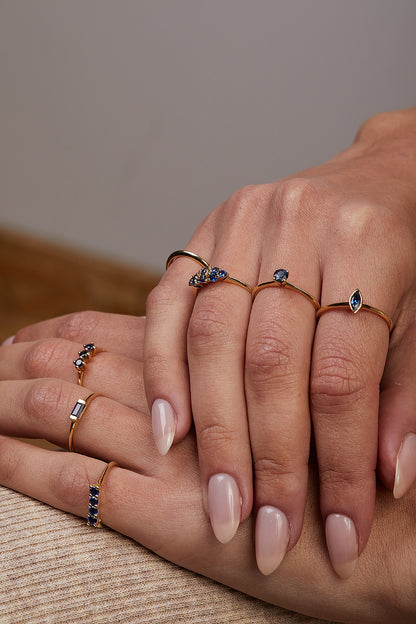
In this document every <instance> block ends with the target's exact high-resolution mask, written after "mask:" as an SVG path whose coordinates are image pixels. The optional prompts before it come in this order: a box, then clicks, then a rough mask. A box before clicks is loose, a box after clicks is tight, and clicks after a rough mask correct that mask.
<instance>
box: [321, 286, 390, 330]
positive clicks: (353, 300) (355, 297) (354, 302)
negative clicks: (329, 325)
mask: <svg viewBox="0 0 416 624" xmlns="http://www.w3.org/2000/svg"><path fill="white" fill-rule="evenodd" d="M331 310H350V311H351V312H353V313H354V314H357V312H359V311H360V310H367V312H371V313H372V314H376V315H377V316H379V317H380V318H382V319H383V321H384V322H385V323H386V325H387V327H388V328H389V332H391V330H392V328H393V321H392V320H391V318H390V317H389V316H387V314H385V313H384V312H382V310H379V309H378V308H373V306H370V305H368V304H366V303H364V299H363V295H362V293H361V291H360V290H359V289H358V288H356V289H355V290H354V291H353V292H352V293H351V295H350V298H349V300H348V301H341V302H340V303H330V304H329V305H325V306H322V308H319V310H318V311H317V313H316V318H317V320H319V319H320V318H321V316H322V315H323V314H325V312H330V311H331Z"/></svg>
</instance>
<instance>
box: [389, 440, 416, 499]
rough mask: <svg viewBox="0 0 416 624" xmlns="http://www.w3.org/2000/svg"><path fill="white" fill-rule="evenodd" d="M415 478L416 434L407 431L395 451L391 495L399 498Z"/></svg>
mask: <svg viewBox="0 0 416 624" xmlns="http://www.w3.org/2000/svg"><path fill="white" fill-rule="evenodd" d="M415 479H416V435H415V434H414V433H409V434H408V435H407V436H406V437H405V438H404V440H403V442H402V445H401V447H400V449H399V452H398V453H397V460H396V476H395V479H394V488H393V496H394V498H401V497H402V496H403V495H404V494H406V492H407V490H408V489H409V488H410V486H411V485H412V483H413V482H414V480H415Z"/></svg>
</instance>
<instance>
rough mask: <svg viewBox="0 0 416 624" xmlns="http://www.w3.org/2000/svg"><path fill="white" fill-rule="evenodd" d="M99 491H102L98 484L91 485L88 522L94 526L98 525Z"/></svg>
mask: <svg viewBox="0 0 416 624" xmlns="http://www.w3.org/2000/svg"><path fill="white" fill-rule="evenodd" d="M99 493H100V488H99V487H98V485H90V497H89V499H88V503H89V507H88V518H87V524H88V525H89V526H93V527H97V526H98V495H99Z"/></svg>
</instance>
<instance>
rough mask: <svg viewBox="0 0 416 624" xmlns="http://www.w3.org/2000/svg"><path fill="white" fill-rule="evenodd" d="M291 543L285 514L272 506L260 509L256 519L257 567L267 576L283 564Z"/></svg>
mask: <svg viewBox="0 0 416 624" xmlns="http://www.w3.org/2000/svg"><path fill="white" fill-rule="evenodd" d="M288 542H289V522H288V520H287V518H286V516H285V514H284V513H283V512H282V511H280V510H279V509H277V508H276V507H272V506H271V505H265V506H264V507H260V509H259V510H258V512H257V518H256V560H257V567H258V569H259V570H260V572H261V573H262V574H264V575H265V576H267V575H268V574H271V573H272V572H274V571H275V570H276V568H277V567H278V566H279V565H280V564H281V562H282V560H283V557H284V556H285V554H286V551H287V545H288Z"/></svg>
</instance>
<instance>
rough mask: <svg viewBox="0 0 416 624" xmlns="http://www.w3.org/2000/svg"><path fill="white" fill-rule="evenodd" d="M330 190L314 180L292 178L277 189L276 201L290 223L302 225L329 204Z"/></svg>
mask: <svg viewBox="0 0 416 624" xmlns="http://www.w3.org/2000/svg"><path fill="white" fill-rule="evenodd" d="M328 196H329V192H328V188H327V187H326V186H325V185H324V184H323V182H321V181H319V180H315V179H312V178H291V179H289V180H285V181H283V182H282V183H281V184H280V185H279V186H278V187H277V196H276V200H277V203H278V205H279V206H280V207H281V209H282V210H283V214H287V217H288V219H290V221H292V222H293V221H295V223H298V222H299V223H302V222H304V220H305V217H306V216H308V215H311V214H312V213H314V212H315V211H316V206H320V207H321V208H323V207H324V206H325V205H326V203H327V202H328Z"/></svg>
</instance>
